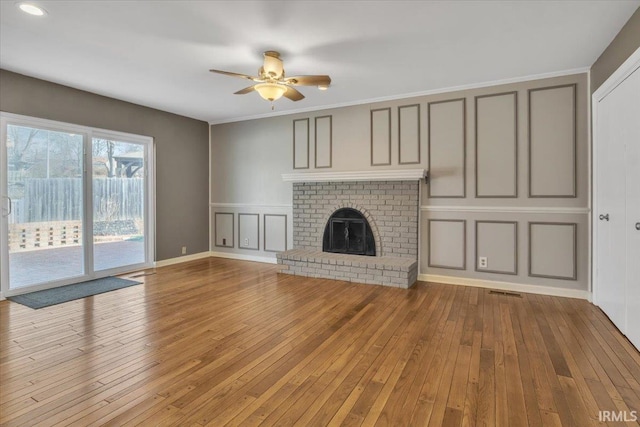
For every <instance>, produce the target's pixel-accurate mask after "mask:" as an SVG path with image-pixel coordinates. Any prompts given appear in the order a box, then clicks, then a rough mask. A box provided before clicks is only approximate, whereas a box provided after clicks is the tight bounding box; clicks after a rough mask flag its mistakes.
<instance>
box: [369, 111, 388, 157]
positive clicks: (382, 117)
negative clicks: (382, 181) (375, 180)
mask: <svg viewBox="0 0 640 427" xmlns="http://www.w3.org/2000/svg"><path fill="white" fill-rule="evenodd" d="M390 164H391V108H381V109H378V110H371V166H383V165H390Z"/></svg>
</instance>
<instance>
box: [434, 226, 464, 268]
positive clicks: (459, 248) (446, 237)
mask: <svg viewBox="0 0 640 427" xmlns="http://www.w3.org/2000/svg"><path fill="white" fill-rule="evenodd" d="M427 224H428V231H427V233H428V239H429V267H437V268H449V269H455V270H464V269H466V265H467V256H466V254H467V221H465V220H455V219H430V220H429V221H428V223H427Z"/></svg>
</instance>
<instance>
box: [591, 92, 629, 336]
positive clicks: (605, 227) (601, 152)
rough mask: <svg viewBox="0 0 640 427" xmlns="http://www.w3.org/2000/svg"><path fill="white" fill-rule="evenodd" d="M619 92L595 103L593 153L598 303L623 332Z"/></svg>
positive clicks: (623, 239)
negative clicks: (595, 157) (595, 168)
mask: <svg viewBox="0 0 640 427" xmlns="http://www.w3.org/2000/svg"><path fill="white" fill-rule="evenodd" d="M621 98H622V96H621V93H619V92H617V91H612V92H611V93H609V94H608V95H607V96H606V97H605V98H604V99H602V100H601V101H600V103H599V105H598V117H597V141H598V146H597V148H596V156H597V159H598V169H597V176H596V192H597V206H596V217H597V218H596V222H595V227H596V228H597V233H596V235H597V241H596V252H597V253H596V255H597V260H598V265H597V268H596V281H597V285H598V289H597V303H598V305H599V306H600V308H602V310H603V311H604V312H605V313H606V314H607V315H608V316H609V318H610V319H611V321H612V322H613V323H614V324H615V325H616V326H617V327H618V328H620V330H622V331H623V332H624V331H625V329H626V316H625V313H626V298H625V280H626V277H625V276H626V269H625V264H626V259H625V253H626V252H625V246H626V236H625V218H624V216H625V209H626V208H625V205H624V203H625V202H624V201H625V180H626V177H625V156H624V143H623V141H622V138H621V134H620V132H621V126H620V124H621V117H620V115H619V112H618V110H619V109H620V101H621Z"/></svg>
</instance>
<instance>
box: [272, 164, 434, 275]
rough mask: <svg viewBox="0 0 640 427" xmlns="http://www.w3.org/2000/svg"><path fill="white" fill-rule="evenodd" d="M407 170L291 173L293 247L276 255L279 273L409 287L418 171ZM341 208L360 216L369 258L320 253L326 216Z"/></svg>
mask: <svg viewBox="0 0 640 427" xmlns="http://www.w3.org/2000/svg"><path fill="white" fill-rule="evenodd" d="M411 172H412V175H410V177H409V172H408V171H406V170H404V171H400V174H399V176H394V175H393V174H390V172H384V173H383V174H382V175H381V176H358V175H356V174H357V173H353V174H354V175H350V173H344V174H342V176H341V175H340V174H313V175H311V174H295V175H294V174H292V175H294V176H295V178H294V179H291V180H292V181H294V182H293V244H294V249H292V250H289V251H285V252H280V253H278V254H277V259H278V263H279V264H282V265H283V266H284V268H283V270H282V273H287V274H295V275H301V276H308V277H323V278H329V279H337V280H346V281H352V282H360V283H367V284H377V285H386V286H395V287H403V288H408V287H410V286H411V285H413V283H414V282H415V281H416V279H417V274H418V268H417V264H418V213H419V199H420V197H419V194H420V185H419V184H420V181H419V179H420V178H422V177H424V171H423V170H411ZM283 178H284V176H283ZM358 178H370V179H362V180H360V179H358ZM385 178H386V179H385ZM332 179H336V180H335V181H333V180H332ZM340 179H349V180H342V181H341V180H340ZM356 179H357V180H356ZM345 209H348V210H353V211H356V212H358V213H360V214H361V215H362V217H363V218H365V219H366V222H367V223H368V225H369V226H370V228H371V232H372V234H373V240H374V242H375V243H374V244H375V256H365V255H351V254H344V253H335V252H324V251H323V237H324V236H325V231H326V229H327V226H328V224H329V221H330V218H331V217H332V215H333V214H334V213H335V212H337V211H341V210H345ZM340 230H341V231H344V228H342V229H340ZM353 230H354V231H355V230H356V229H353ZM325 246H326V245H325Z"/></svg>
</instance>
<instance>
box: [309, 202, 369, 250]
mask: <svg viewBox="0 0 640 427" xmlns="http://www.w3.org/2000/svg"><path fill="white" fill-rule="evenodd" d="M322 250H323V251H324V252H336V253H343V254H353V255H370V256H374V255H375V254H376V244H375V240H374V238H373V232H372V231H371V226H369V223H368V222H367V219H366V218H365V217H364V216H363V215H362V214H361V213H360V212H358V211H357V210H355V209H351V208H343V209H338V210H337V211H335V212H334V213H333V215H331V217H330V218H329V221H327V225H326V226H325V229H324V236H323V238H322Z"/></svg>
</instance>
